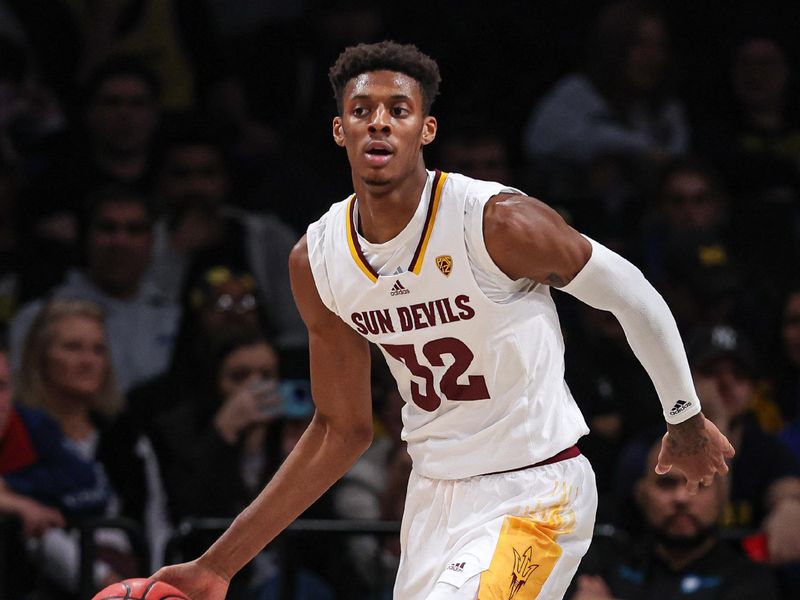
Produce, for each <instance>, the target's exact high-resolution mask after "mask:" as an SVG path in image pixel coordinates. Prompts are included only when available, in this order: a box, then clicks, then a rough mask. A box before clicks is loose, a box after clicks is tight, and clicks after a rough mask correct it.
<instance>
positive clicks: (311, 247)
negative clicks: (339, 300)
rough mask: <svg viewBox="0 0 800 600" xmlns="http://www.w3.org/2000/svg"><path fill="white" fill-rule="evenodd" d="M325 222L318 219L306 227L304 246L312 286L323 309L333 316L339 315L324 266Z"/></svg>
mask: <svg viewBox="0 0 800 600" xmlns="http://www.w3.org/2000/svg"><path fill="white" fill-rule="evenodd" d="M325 221H326V219H324V218H323V219H320V220H319V221H317V222H316V223H312V224H311V225H309V226H308V230H307V232H306V244H307V246H308V263H309V265H310V266H311V275H312V277H313V278H314V284H315V285H316V286H317V293H318V294H319V297H320V300H322V303H323V304H324V305H325V307H326V308H327V309H328V310H329V311H331V312H332V313H333V314H335V315H337V316H338V315H339V311H338V310H337V309H336V300H335V299H334V296H333V290H332V289H331V285H330V281H329V278H328V269H327V266H326V265H325V252H324V246H325Z"/></svg>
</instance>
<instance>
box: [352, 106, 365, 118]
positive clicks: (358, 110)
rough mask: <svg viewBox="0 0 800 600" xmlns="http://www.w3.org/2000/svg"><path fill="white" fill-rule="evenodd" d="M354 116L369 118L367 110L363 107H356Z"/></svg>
mask: <svg viewBox="0 0 800 600" xmlns="http://www.w3.org/2000/svg"><path fill="white" fill-rule="evenodd" d="M353 116H354V117H365V116H367V109H366V108H365V107H363V106H356V107H355V108H354V109H353Z"/></svg>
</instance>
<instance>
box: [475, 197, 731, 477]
mask: <svg viewBox="0 0 800 600" xmlns="http://www.w3.org/2000/svg"><path fill="white" fill-rule="evenodd" d="M484 240H485V243H486V248H487V250H488V252H489V255H490V256H491V257H492V259H493V260H494V262H495V263H496V264H497V266H498V267H499V268H500V269H501V270H502V271H503V272H504V273H505V274H506V275H508V276H509V277H511V278H512V279H519V278H523V277H525V278H528V279H533V280H534V281H537V282H539V283H542V284H547V285H551V286H554V287H557V288H561V289H563V291H565V292H567V293H569V294H571V295H572V296H575V297H576V298H578V299H579V300H581V301H583V302H585V303H586V304H589V305H590V306H593V307H594V308H598V309H601V310H607V311H610V312H611V313H613V314H614V316H615V317H616V318H617V319H618V320H619V322H620V324H621V325H622V328H623V329H624V331H625V335H626V337H627V339H628V342H629V344H630V345H631V348H632V349H633V351H634V353H635V354H636V357H637V358H638V359H639V361H640V362H641V363H642V365H643V366H644V368H645V369H646V370H647V373H648V374H649V375H650V379H651V380H652V381H653V384H654V386H655V388H656V392H657V393H658V397H659V399H660V400H661V404H662V406H663V409H664V417H665V419H666V421H667V429H668V433H667V435H666V436H665V439H664V444H663V447H662V454H661V456H660V458H659V464H658V467H657V468H658V469H659V470H660V472H666V471H668V470H669V469H670V468H671V466H672V465H675V466H676V467H679V468H680V469H681V470H682V471H684V473H686V476H687V480H688V485H689V488H690V490H692V491H694V490H696V489H697V486H698V485H699V484H700V483H701V482H703V481H705V482H707V483H708V482H710V479H711V478H712V477H713V476H714V473H716V472H720V473H726V472H727V470H728V469H727V466H726V465H725V458H726V457H730V456H733V448H732V446H731V445H730V443H729V442H728V440H727V439H726V438H725V437H724V436H723V435H722V434H721V433H720V432H719V430H718V429H717V428H716V427H715V426H714V425H713V424H712V423H711V422H710V421H708V420H706V419H705V418H704V417H703V415H702V413H701V412H700V401H699V400H698V398H697V394H696V392H695V390H694V385H693V383H692V377H691V372H690V370H689V364H688V361H687V360H686V353H685V351H684V348H683V342H682V341H681V338H680V334H679V332H678V327H677V325H676V323H675V319H674V318H673V316H672V313H671V312H670V310H669V308H668V307H667V304H666V302H664V299H663V298H662V297H661V295H660V294H659V293H658V292H657V291H656V290H655V288H653V286H652V285H650V283H649V282H648V281H647V280H646V279H645V278H644V276H643V275H642V273H641V272H640V271H639V269H637V268H636V267H635V266H634V265H632V264H631V263H630V262H628V261H627V260H625V259H624V258H622V257H621V256H619V255H618V254H616V253H614V252H612V251H611V250H609V249H608V248H606V247H604V246H603V245H602V244H598V243H597V242H594V241H590V240H589V239H587V238H586V237H584V236H582V235H581V234H579V233H578V232H577V231H575V230H574V229H573V228H572V227H570V226H569V225H568V224H567V223H566V222H564V220H563V219H562V218H561V217H560V216H559V214H558V213H556V212H555V211H554V210H553V209H551V208H550V207H548V206H547V205H546V204H544V203H543V202H540V201H538V200H536V199H534V198H529V197H526V196H520V195H513V194H500V195H497V196H495V197H494V198H492V199H491V200H490V201H489V202H488V203H487V206H486V209H485V212H484Z"/></svg>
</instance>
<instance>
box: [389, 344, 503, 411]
mask: <svg viewBox="0 0 800 600" xmlns="http://www.w3.org/2000/svg"><path fill="white" fill-rule="evenodd" d="M381 347H382V348H383V349H384V350H385V351H386V352H387V354H389V355H390V356H391V357H393V358H395V359H397V360H399V361H400V362H402V363H403V364H404V365H405V366H406V368H407V369H408V370H409V371H411V374H412V375H413V376H414V377H418V378H420V379H423V380H425V393H423V392H422V391H420V386H419V384H418V383H417V382H416V381H412V382H411V398H412V399H413V400H414V404H416V405H417V406H419V407H420V408H421V409H422V410H427V411H429V412H433V411H434V410H436V409H437V408H439V405H440V404H441V403H442V399H441V398H440V397H439V395H438V394H437V393H436V390H435V388H434V385H433V371H432V370H431V367H443V366H444V361H443V360H442V357H443V356H444V355H445V354H449V355H450V356H452V357H453V361H454V362H453V364H451V365H450V366H449V367H448V368H447V370H446V371H445V372H444V373H443V374H442V380H441V382H439V389H440V390H441V391H442V395H443V396H444V397H445V398H446V399H447V400H456V401H465V400H488V399H489V390H488V389H487V387H486V380H485V379H484V378H483V376H482V375H469V376H468V377H467V381H468V383H458V378H459V377H461V376H462V375H463V374H464V373H465V372H466V370H467V369H468V368H469V366H470V365H471V364H472V361H473V359H474V358H475V355H474V354H473V353H472V350H470V349H469V348H467V346H466V345H465V344H464V342H462V341H461V340H458V339H456V338H452V337H446V338H440V339H438V340H431V341H430V342H428V343H426V344H425V345H424V346H422V354H423V356H425V358H426V359H427V361H428V364H430V366H431V367H428V366H425V365H423V364H421V363H420V361H419V359H418V358H417V351H416V349H415V348H414V345H413V344H381Z"/></svg>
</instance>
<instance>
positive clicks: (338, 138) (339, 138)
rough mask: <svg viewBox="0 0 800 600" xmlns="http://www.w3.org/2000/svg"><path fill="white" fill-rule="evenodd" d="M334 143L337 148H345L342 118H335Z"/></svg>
mask: <svg viewBox="0 0 800 600" xmlns="http://www.w3.org/2000/svg"><path fill="white" fill-rule="evenodd" d="M333 141H334V142H336V145H337V146H344V129H343V128H342V117H338V116H337V117H333Z"/></svg>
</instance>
